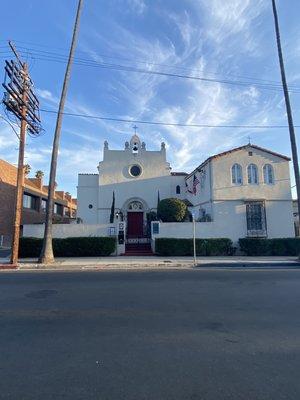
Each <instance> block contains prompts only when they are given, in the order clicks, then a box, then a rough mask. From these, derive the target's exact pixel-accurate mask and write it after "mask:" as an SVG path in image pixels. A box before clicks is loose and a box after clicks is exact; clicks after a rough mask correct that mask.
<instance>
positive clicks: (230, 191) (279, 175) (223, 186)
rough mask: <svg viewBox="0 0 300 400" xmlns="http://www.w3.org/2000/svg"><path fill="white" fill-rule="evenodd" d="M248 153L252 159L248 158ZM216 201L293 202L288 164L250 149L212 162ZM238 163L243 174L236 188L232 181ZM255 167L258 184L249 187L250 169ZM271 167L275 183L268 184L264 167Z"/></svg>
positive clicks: (268, 154)
mask: <svg viewBox="0 0 300 400" xmlns="http://www.w3.org/2000/svg"><path fill="white" fill-rule="evenodd" d="M249 151H251V152H252V154H253V155H252V156H249V154H248V153H249ZM211 163H212V169H213V177H212V189H213V194H212V197H213V200H238V199H248V200H250V199H266V200H292V194H291V182H290V172H289V161H288V160H286V159H283V158H281V157H278V156H275V155H272V154H270V153H267V152H263V151H261V150H258V149H256V148H254V147H251V146H249V147H248V148H246V149H241V150H239V151H234V152H232V153H228V154H226V155H223V156H221V157H217V158H214V159H212V161H211ZM235 163H238V164H240V165H241V167H242V171H243V184H242V185H234V184H233V183H232V181H231V168H232V166H233V165H234V164H235ZM249 164H255V165H256V166H257V167H258V179H259V183H258V185H255V184H248V176H247V167H248V165H249ZM265 164H271V165H272V167H273V170H274V178H275V183H274V184H271V185H269V184H265V183H264V180H263V166H264V165H265Z"/></svg>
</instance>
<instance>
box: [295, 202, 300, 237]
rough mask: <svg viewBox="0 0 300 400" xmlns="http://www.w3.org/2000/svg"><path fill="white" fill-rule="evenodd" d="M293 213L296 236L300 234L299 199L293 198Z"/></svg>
mask: <svg viewBox="0 0 300 400" xmlns="http://www.w3.org/2000/svg"><path fill="white" fill-rule="evenodd" d="M293 215H294V227H295V236H300V232H299V211H298V201H297V200H293Z"/></svg>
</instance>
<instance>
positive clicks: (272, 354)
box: [0, 270, 300, 400]
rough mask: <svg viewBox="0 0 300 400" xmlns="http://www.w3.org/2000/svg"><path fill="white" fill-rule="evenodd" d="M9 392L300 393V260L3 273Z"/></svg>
mask: <svg viewBox="0 0 300 400" xmlns="http://www.w3.org/2000/svg"><path fill="white" fill-rule="evenodd" d="M0 324H1V325H0V398H1V400H2V399H16V400H27V399H28V400H37V399H38V400H41V399H43V400H48V399H55V400H60V399H72V400H77V399H84V400H89V399H97V400H98V399H99V400H111V399H114V400H115V399H116V400H121V399H128V400H143V399H147V400H148V399H151V400H152V399H153V400H160V399H162V400H167V399H171V400H177V399H178V400H186V399H190V400H196V399H205V400H219V399H220V400H227V399H228V400H229V399H230V400H235V399H239V400H241V399H245V400H252V399H255V400H260V399H261V400H268V399H272V400H281V399H293V400H294V399H295V400H296V399H299V398H300V270H286V271H284V270H264V271H255V270H244V271H238V270H221V271H220V270H210V271H209V270H207V271H204V270H202V271H200V270H199V271H194V270H186V271H144V272H143V271H132V272H126V271H108V272H103V271H102V272H71V273H63V272H57V273H56V272H32V273H30V272H27V273H25V272H22V273H21V272H5V273H1V274H0Z"/></svg>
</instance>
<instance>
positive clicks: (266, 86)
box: [22, 49, 300, 93]
mask: <svg viewBox="0 0 300 400" xmlns="http://www.w3.org/2000/svg"><path fill="white" fill-rule="evenodd" d="M27 50H29V53H28V52H25V53H24V51H22V53H23V55H24V56H26V57H27V58H32V59H34V60H40V61H50V62H58V63H66V61H67V60H66V56H64V55H62V54H58V53H54V52H48V51H36V50H34V49H32V50H31V49H27ZM44 53H45V54H44ZM74 64H77V65H81V66H86V67H97V68H103V69H111V70H119V71H124V72H135V73H143V74H150V75H159V76H167V77H173V78H181V79H190V80H197V81H204V82H211V83H222V84H227V85H235V86H257V87H259V88H260V89H263V90H272V91H274V90H275V91H282V86H281V85H280V84H279V83H278V84H270V83H259V82H257V81H256V82H255V81H251V82H247V81H240V80H228V79H215V78H208V77H200V76H192V75H186V74H178V73H172V72H165V71H158V70H156V71H154V70H149V69H142V68H137V67H132V66H127V65H122V64H114V63H105V62H96V61H94V60H91V59H90V60H89V59H84V58H78V57H77V58H76V57H75V58H74ZM290 92H293V93H300V87H297V86H294V87H292V89H290Z"/></svg>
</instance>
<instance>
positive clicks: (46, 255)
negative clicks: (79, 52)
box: [39, 0, 83, 264]
mask: <svg viewBox="0 0 300 400" xmlns="http://www.w3.org/2000/svg"><path fill="white" fill-rule="evenodd" d="M82 4H83V0H79V1H78V6H77V13H76V19H75V24H74V28H73V36H72V43H71V48H70V52H69V59H68V64H67V68H66V72H65V77H64V83H63V88H62V92H61V97H60V102H59V107H58V113H57V120H56V127H55V133H54V139H53V148H52V157H51V166H50V178H49V188H48V202H47V207H46V221H45V231H44V241H43V247H42V251H41V254H40V257H39V262H40V263H44V264H49V263H52V262H53V261H54V255H53V248H52V218H53V208H54V194H55V178H56V169H57V158H58V150H59V142H60V135H61V126H62V120H63V111H64V107H65V101H66V97H67V91H68V87H69V82H70V76H71V67H72V63H73V58H74V53H75V47H76V42H77V36H78V29H79V22H80V15H81V10H82Z"/></svg>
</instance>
